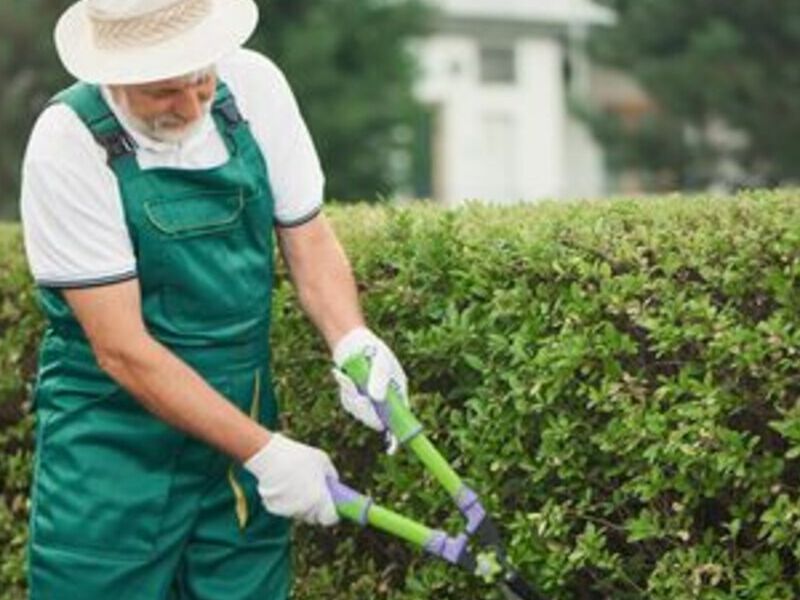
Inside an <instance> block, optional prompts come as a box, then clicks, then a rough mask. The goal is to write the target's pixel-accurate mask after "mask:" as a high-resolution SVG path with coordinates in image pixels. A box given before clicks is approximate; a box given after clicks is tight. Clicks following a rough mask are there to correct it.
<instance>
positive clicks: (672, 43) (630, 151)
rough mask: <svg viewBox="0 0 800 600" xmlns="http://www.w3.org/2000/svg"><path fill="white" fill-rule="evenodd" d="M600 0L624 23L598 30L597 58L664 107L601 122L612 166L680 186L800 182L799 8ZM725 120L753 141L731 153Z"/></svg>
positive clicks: (744, 0)
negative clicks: (632, 79)
mask: <svg viewBox="0 0 800 600" xmlns="http://www.w3.org/2000/svg"><path fill="white" fill-rule="evenodd" d="M598 1H599V2H601V3H603V4H606V5H608V6H610V7H612V8H613V9H614V10H616V11H617V14H618V16H619V23H618V25H617V26H616V27H611V28H602V29H598V30H596V32H595V33H596V35H595V39H594V42H595V43H594V57H595V59H597V60H598V61H599V62H601V63H606V64H611V65H614V66H617V67H619V68H621V69H623V70H624V71H626V72H628V73H630V74H631V75H633V76H634V77H635V78H636V79H637V80H638V81H640V82H641V83H642V85H643V86H644V88H645V89H646V90H647V92H648V93H649V94H650V95H651V96H652V98H653V100H654V101H655V103H656V110H655V111H654V112H650V113H648V114H646V115H643V116H642V117H641V118H640V119H636V120H634V122H631V121H630V120H627V122H626V121H625V120H624V119H620V118H617V117H615V116H614V115H612V114H605V113H604V114H597V115H595V118H594V123H595V133H596V134H597V135H598V136H599V137H600V139H601V140H602V141H603V142H604V144H605V146H606V148H607V151H608V154H609V159H610V162H611V166H612V167H613V168H615V169H618V170H621V169H624V168H631V167H634V168H638V169H642V170H644V171H645V172H648V173H650V174H652V175H660V179H661V181H663V182H664V184H665V185H667V186H669V187H671V188H672V189H675V188H678V189H687V188H695V189H696V188H704V187H706V186H708V185H709V183H711V182H714V181H723V182H726V183H727V184H728V185H730V186H734V187H735V186H737V185H742V184H746V185H750V186H755V185H757V184H758V185H776V184H778V183H780V182H782V181H795V182H796V181H798V180H800V102H798V101H797V98H798V97H800V61H797V60H795V59H793V58H792V57H794V56H796V55H797V51H798V48H800V3H798V2H797V1H796V0H773V1H772V2H763V1H762V0H737V1H736V2H725V1H720V0H709V1H704V2H697V1H695V0H598ZM719 123H724V124H725V125H726V126H727V127H728V128H730V129H732V130H734V131H736V132H739V133H742V134H744V136H745V138H746V141H745V143H744V144H742V145H741V146H736V145H734V147H731V144H730V142H731V140H730V138H729V137H728V136H725V135H723V136H722V137H720V135H719V133H718V129H717V128H715V127H714V125H715V124H719ZM721 159H722V162H721ZM731 165H735V167H736V168H735V169H734V171H733V172H731V171H730V169H731ZM658 179H659V177H655V179H654V180H656V181H657V180H658Z"/></svg>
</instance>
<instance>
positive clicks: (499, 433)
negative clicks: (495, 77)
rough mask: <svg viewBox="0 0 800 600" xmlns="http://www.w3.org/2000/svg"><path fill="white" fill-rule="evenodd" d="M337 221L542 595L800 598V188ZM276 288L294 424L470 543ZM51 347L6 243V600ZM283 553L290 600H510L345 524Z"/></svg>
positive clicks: (11, 242) (392, 497)
mask: <svg viewBox="0 0 800 600" xmlns="http://www.w3.org/2000/svg"><path fill="white" fill-rule="evenodd" d="M330 213H331V215H332V218H333V220H334V222H335V225H336V227H337V230H338V231H339V233H340V235H341V236H342V239H343V240H344V243H345V245H346V247H347V248H348V250H349V252H350V254H351V256H352V258H353V262H354V265H355V269H356V272H357V275H358V280H359V281H360V286H361V290H362V293H363V300H364V304H365V308H366V311H367V313H368V315H369V320H370V323H371V324H372V326H373V327H374V329H375V330H376V331H378V332H379V333H380V334H381V335H383V336H384V337H385V338H386V339H387V341H388V342H389V343H390V345H391V346H393V347H394V348H395V350H396V351H397V353H398V355H399V356H400V357H401V359H402V361H403V363H404V365H405V367H406V369H407V371H408V373H409V376H410V382H411V389H412V390H413V402H414V406H415V407H416V409H417V410H418V412H419V414H420V416H421V419H422V421H423V422H424V423H426V424H427V425H428V427H429V431H430V433H431V436H432V438H433V439H434V440H435V441H436V443H437V444H439V445H440V446H441V448H442V449H443V451H444V452H445V454H446V455H448V456H450V457H452V458H453V459H455V464H456V465H457V467H458V469H459V470H460V471H462V472H463V473H464V474H465V476H466V477H467V479H468V480H469V481H471V482H472V483H473V484H474V485H475V487H476V488H477V489H479V490H481V491H482V493H483V494H484V497H485V499H486V502H487V504H488V506H489V507H490V509H491V512H492V513H493V514H495V515H496V516H497V518H498V520H499V521H500V522H501V523H503V524H504V528H505V533H506V537H507V539H508V545H509V549H510V552H511V555H512V556H513V557H514V558H515V560H516V562H517V563H518V565H519V567H520V568H521V569H522V570H523V571H524V572H525V573H527V574H529V575H530V577H531V579H533V580H534V581H536V582H537V583H538V584H539V585H540V586H542V587H543V588H545V589H547V590H548V592H549V593H550V594H551V595H552V597H553V598H557V599H565V600H566V599H568V598H569V599H575V598H578V599H589V598H597V599H599V598H614V599H621V600H627V599H630V600H633V599H637V600H639V599H641V600H644V599H663V600H667V599H670V600H673V599H686V598H701V599H709V600H711V599H714V600H717V599H737V600H791V599H793V598H797V597H799V596H800V576H798V560H800V489H799V488H798V485H800V403H798V396H799V394H800V361H799V360H798V352H800V319H799V318H798V309H800V203H799V202H798V198H797V192H783V193H767V192H753V193H748V194H744V195H741V196H739V197H737V198H734V199H729V200H719V199H712V198H705V197H691V198H685V197H680V196H674V197H669V198H662V199H655V198H654V199H648V200H640V201H635V200H619V201H615V202H597V203H582V204H561V205H556V204H545V205H540V206H536V207H518V208H507V209H490V208H481V207H477V206H474V207H469V208H466V209H464V210H460V211H457V212H444V211H441V210H436V209H435V208H431V207H427V206H413V207H409V208H403V209H396V208H369V207H365V206H358V207H353V208H340V209H335V210H331V211H330ZM278 283H279V284H278V287H277V291H276V304H275V315H274V316H275V322H276V327H275V332H274V346H275V350H276V356H275V362H276V365H275V371H276V375H277V385H278V388H279V394H280V397H281V399H282V404H283V407H284V423H285V426H286V427H287V429H288V430H289V431H290V432H291V434H292V435H294V436H296V437H298V438H300V439H304V440H308V441H313V442H314V443H316V444H318V445H320V446H321V447H324V448H326V449H329V450H331V451H332V452H333V453H334V456H335V461H336V463H337V465H338V467H339V469H340V471H341V473H342V475H343V477H344V478H345V479H346V480H348V481H350V482H351V483H353V484H354V485H355V486H357V487H359V488H361V489H364V490H368V491H370V492H371V493H373V494H374V495H375V496H376V497H377V498H379V499H380V500H381V501H383V502H385V503H387V504H390V505H393V506H395V507H397V508H399V509H400V510H402V511H404V512H407V513H408V514H410V515H413V516H416V517H418V518H420V519H423V520H425V521H427V522H429V523H432V524H445V525H448V526H449V527H451V528H453V529H455V528H456V527H458V526H459V525H460V522H459V520H458V519H457V518H455V517H454V515H453V514H452V510H451V504H450V503H449V501H448V500H447V499H446V498H445V497H444V496H443V494H442V493H441V492H440V491H439V490H438V488H437V486H436V485H434V483H433V482H432V481H431V479H430V478H429V477H427V476H422V475H421V468H420V467H419V465H417V464H416V463H415V461H414V460H413V459H412V458H409V457H408V456H407V455H406V454H400V455H399V456H398V457H395V458H393V459H389V458H386V457H383V456H378V455H377V454H376V453H375V451H376V450H378V449H379V447H380V441H379V440H378V439H377V436H375V435H374V434H372V433H370V432H368V431H366V430H365V429H364V428H363V427H360V426H359V425H358V424H355V423H352V422H351V420H350V419H349V418H348V417H347V416H346V415H344V414H342V413H343V411H341V410H340V409H339V408H338V405H337V401H336V398H335V392H334V387H335V386H334V384H333V382H332V381H331V379H330V377H329V375H328V372H327V370H328V356H327V352H326V351H325V350H324V348H323V347H322V344H321V342H320V341H319V339H318V338H317V336H316V335H315V334H314V333H313V332H312V330H311V329H310V327H309V326H308V325H307V324H306V322H305V320H304V319H303V318H302V316H301V314H300V313H299V311H298V309H297V305H296V303H295V300H294V297H293V293H292V290H291V288H290V286H289V285H288V283H287V280H286V277H285V274H283V273H281V275H280V277H279V282H278ZM40 332H41V321H40V318H39V315H38V313H37V312H36V309H35V306H34V297H33V294H32V289H31V284H30V282H29V279H28V276H27V274H26V273H25V268H24V265H23V259H22V255H21V250H20V239H19V234H18V231H17V230H16V229H15V228H6V229H3V230H0V386H1V387H0V394H1V395H0V419H2V421H1V422H0V481H1V482H2V486H3V487H2V489H0V599H2V600H21V599H22V598H23V555H22V552H23V548H24V541H25V527H24V525H25V519H26V514H27V513H26V511H27V503H26V497H27V489H28V477H29V466H30V462H31V449H30V442H31V441H30V428H31V418H30V417H28V416H25V415H24V410H23V409H22V403H23V402H24V400H25V398H26V397H27V396H28V393H29V383H30V381H31V378H32V376H33V369H34V353H35V347H36V344H37V341H38V338H39V335H40ZM376 456H377V458H376ZM297 539H298V543H297V549H298V552H297V558H296V560H297V575H298V582H297V591H296V598H298V599H299V600H311V599H314V600H317V599H331V600H332V599H337V600H350V599H352V600H355V599H362V598H385V599H388V600H412V599H414V600H419V599H421V598H439V599H445V600H448V599H451V600H456V599H465V598H466V599H475V600H478V599H486V598H488V599H490V600H497V598H498V596H497V595H496V594H495V592H493V591H490V590H487V589H485V588H484V587H482V586H481V585H480V584H479V583H477V582H476V581H474V580H472V579H471V578H470V577H468V576H467V575H465V574H462V573H460V572H459V571H455V570H453V569H450V568H448V567H446V566H443V565H439V564H436V563H434V562H431V561H429V560H427V559H426V558H424V557H423V556H422V555H420V554H418V553H416V552H414V551H412V550H410V549H408V548H407V547H406V546H404V545H403V544H402V543H399V542H395V541H393V540H388V539H386V538H384V537H382V536H381V535H378V534H375V533H372V532H369V531H360V530H357V529H356V528H355V527H352V526H349V525H342V526H340V527H338V528H336V529H334V530H333V531H322V530H315V529H311V528H306V527H300V528H298V530H297Z"/></svg>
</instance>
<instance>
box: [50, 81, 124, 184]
mask: <svg viewBox="0 0 800 600" xmlns="http://www.w3.org/2000/svg"><path fill="white" fill-rule="evenodd" d="M57 103H63V104H66V105H67V106H69V107H70V108H71V109H72V110H73V111H75V113H76V114H77V115H78V117H79V118H80V119H81V121H83V123H84V125H86V127H88V128H89V131H91V132H92V136H93V137H94V139H95V141H96V142H97V143H98V144H100V146H102V147H103V148H104V149H105V151H106V155H107V157H108V164H109V166H111V167H112V168H113V169H114V170H115V171H117V169H116V165H117V163H118V161H119V159H121V158H124V157H133V156H135V154H136V142H134V141H133V138H131V136H130V135H128V133H127V132H126V131H125V129H124V128H123V127H122V125H121V124H120V122H119V121H118V120H117V118H116V117H115V116H114V113H113V112H111V109H110V108H109V106H108V104H107V103H106V101H105V100H104V99H103V95H102V94H101V93H100V88H99V87H98V86H96V85H91V84H88V83H83V82H78V83H76V84H74V85H72V86H71V87H69V88H67V89H65V90H63V91H61V92H59V93H58V94H56V95H55V96H54V97H53V98H52V99H51V100H50V103H49V104H57Z"/></svg>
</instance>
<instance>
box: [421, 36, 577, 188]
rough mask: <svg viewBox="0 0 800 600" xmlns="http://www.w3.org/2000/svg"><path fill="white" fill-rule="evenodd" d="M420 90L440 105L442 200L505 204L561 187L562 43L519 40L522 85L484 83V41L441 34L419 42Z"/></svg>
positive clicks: (439, 183)
mask: <svg viewBox="0 0 800 600" xmlns="http://www.w3.org/2000/svg"><path fill="white" fill-rule="evenodd" d="M419 52H420V55H421V59H422V61H421V62H422V64H423V65H424V74H423V77H422V78H421V80H420V82H419V85H418V87H417V95H418V97H419V98H420V99H421V100H422V101H423V102H424V103H426V104H428V105H430V106H435V107H438V118H439V119H440V122H439V124H438V127H437V130H438V132H439V135H440V136H441V139H439V140H437V141H436V142H434V144H433V147H434V148H435V149H436V150H435V151H436V152H437V156H435V157H434V164H435V170H436V175H435V180H436V186H435V187H436V189H435V190H434V195H435V196H436V199H438V200H441V201H444V202H445V203H447V204H456V203H459V202H461V201H464V200H468V199H475V198H477V199H481V200H486V201H490V202H497V203H507V202H516V201H521V200H532V199H537V198H543V197H557V196H559V195H561V193H562V191H563V179H564V173H563V162H564V154H565V150H564V131H565V128H566V108H565V107H566V103H565V98H564V85H563V81H562V59H563V57H562V49H561V45H560V44H559V43H558V42H557V41H556V40H555V39H551V38H544V37H543V38H533V39H527V40H525V39H523V40H519V41H518V42H516V53H517V54H516V57H517V83H516V85H513V86H512V85H505V84H502V85H500V84H492V85H488V86H487V85H485V84H482V83H481V82H480V73H479V68H480V56H479V52H480V50H479V45H478V43H477V42H476V41H475V40H474V39H472V38H470V37H468V36H458V35H440V36H437V37H435V38H431V39H429V40H427V41H425V42H423V43H421V44H420V47H419Z"/></svg>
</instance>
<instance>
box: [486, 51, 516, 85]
mask: <svg viewBox="0 0 800 600" xmlns="http://www.w3.org/2000/svg"><path fill="white" fill-rule="evenodd" d="M516 59H517V57H516V53H515V52H514V48H513V47H512V46H482V47H481V81H482V82H483V83H515V82H516V80H517V64H516V63H517V60H516Z"/></svg>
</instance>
